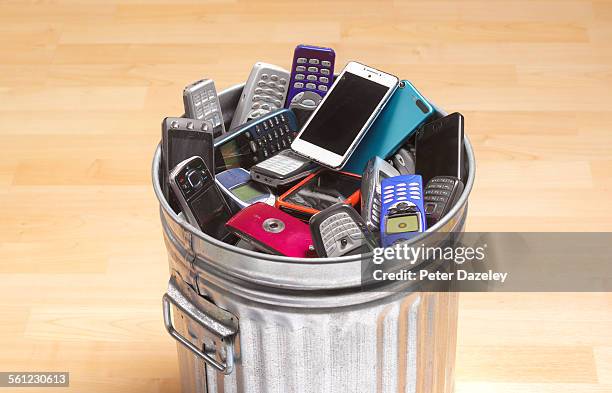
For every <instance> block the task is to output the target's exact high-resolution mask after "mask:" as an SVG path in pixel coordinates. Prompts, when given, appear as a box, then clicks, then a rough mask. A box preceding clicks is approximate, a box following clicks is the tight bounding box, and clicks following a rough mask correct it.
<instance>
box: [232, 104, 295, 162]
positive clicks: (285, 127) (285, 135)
mask: <svg viewBox="0 0 612 393" xmlns="http://www.w3.org/2000/svg"><path fill="white" fill-rule="evenodd" d="M279 112H285V113H278V114H277V115H275V116H272V117H270V118H267V119H265V120H263V119H262V120H259V121H257V122H255V123H254V124H252V125H250V126H249V127H248V128H247V129H246V131H244V136H245V138H246V139H247V140H248V145H249V149H250V150H251V153H252V159H253V163H257V162H260V161H263V160H265V159H267V158H269V157H271V156H273V155H274V154H276V153H278V152H279V151H281V150H285V149H287V148H289V147H290V146H291V142H293V140H294V139H295V137H296V136H297V130H296V128H295V120H293V121H290V120H289V119H288V116H294V115H293V113H291V112H290V111H287V110H283V111H279ZM249 124H250V123H249ZM249 124H247V126H248V125H249ZM245 169H249V168H245Z"/></svg>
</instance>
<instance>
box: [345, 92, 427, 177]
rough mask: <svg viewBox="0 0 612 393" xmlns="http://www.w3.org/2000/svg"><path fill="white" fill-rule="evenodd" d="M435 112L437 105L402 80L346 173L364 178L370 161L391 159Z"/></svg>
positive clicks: (361, 144)
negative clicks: (362, 175) (376, 158)
mask: <svg viewBox="0 0 612 393" xmlns="http://www.w3.org/2000/svg"><path fill="white" fill-rule="evenodd" d="M434 112H435V111H434V109H433V106H432V105H431V104H430V103H429V102H427V100H426V99H425V97H423V96H422V95H421V93H419V92H418V90H417V89H416V88H415V87H414V86H413V85H412V84H411V83H410V82H408V81H407V80H403V81H401V82H400V84H399V87H398V88H397V89H396V90H395V92H394V93H393V95H392V96H391V98H390V99H389V102H387V105H385V107H384V108H383V109H382V111H381V113H380V115H378V117H377V118H376V120H375V121H374V123H373V124H372V126H371V127H370V129H369V130H368V131H367V132H366V134H365V136H364V137H363V139H362V140H361V141H360V142H359V145H358V146H357V148H356V149H355V151H354V152H353V154H352V155H351V157H350V158H349V160H348V161H347V163H346V165H344V167H343V168H342V170H343V171H346V172H351V173H355V174H357V175H361V174H362V173H363V171H364V169H365V167H366V164H367V163H368V161H369V160H370V158H372V157H374V156H378V157H381V158H388V157H389V156H390V155H391V154H393V153H394V152H395V151H397V149H399V148H400V147H401V146H402V145H403V144H404V142H406V140H407V139H408V138H409V137H410V136H411V135H412V134H414V133H415V132H416V130H417V129H418V128H419V127H420V126H421V124H423V123H424V122H425V121H426V120H427V119H429V117H430V116H431V115H432V114H433V113H434Z"/></svg>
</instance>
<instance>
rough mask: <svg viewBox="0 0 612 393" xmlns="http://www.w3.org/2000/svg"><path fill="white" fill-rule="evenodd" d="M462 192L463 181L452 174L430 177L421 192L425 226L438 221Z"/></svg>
mask: <svg viewBox="0 0 612 393" xmlns="http://www.w3.org/2000/svg"><path fill="white" fill-rule="evenodd" d="M462 192H463V183H462V182H461V180H459V179H458V178H456V177H453V176H436V177H434V178H433V179H431V180H430V181H429V182H428V183H427V186H425V190H424V192H423V194H424V195H423V202H424V203H425V215H426V217H427V227H428V228H429V227H431V226H433V225H434V224H435V223H437V222H438V221H440V219H441V218H442V217H444V216H445V215H446V213H448V212H449V211H450V209H452V207H453V206H454V205H455V203H457V200H458V199H459V197H460V196H461V193H462Z"/></svg>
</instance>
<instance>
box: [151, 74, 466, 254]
mask: <svg viewBox="0 0 612 393" xmlns="http://www.w3.org/2000/svg"><path fill="white" fill-rule="evenodd" d="M241 86H243V85H240V84H239V85H234V86H232V87H230V88H228V89H226V90H223V91H222V92H220V93H219V95H222V94H223V93H224V92H226V91H230V90H232V89H236V88H238V87H241ZM430 102H431V101H430ZM434 107H435V105H434ZM435 109H436V110H437V111H438V112H439V113H441V114H443V115H445V114H446V112H444V111H443V110H441V109H439V108H437V107H435ZM464 146H465V150H466V157H467V161H468V178H467V181H466V183H465V187H464V190H463V193H462V194H461V197H460V198H459V200H458V201H457V203H456V204H455V206H453V208H452V209H451V210H450V211H449V212H448V214H446V216H445V217H444V218H443V219H442V220H440V221H439V222H437V223H436V224H435V225H434V226H432V227H431V228H428V229H427V230H426V231H425V232H423V233H422V234H420V235H418V236H415V237H414V238H412V239H411V240H410V242H409V244H415V243H418V242H420V241H422V240H423V239H425V238H427V236H429V234H431V233H433V232H437V231H438V229H439V228H441V227H443V226H444V225H445V224H446V223H447V222H448V221H450V220H451V219H453V217H455V215H456V214H457V212H458V211H459V210H460V209H461V208H463V206H464V205H465V204H466V203H467V201H468V197H469V195H470V192H471V190H472V187H473V185H474V178H475V172H476V168H475V167H476V164H475V158H474V151H473V149H472V145H471V143H470V141H469V138H468V136H467V134H466V135H465V137H464ZM160 164H161V143H159V144H158V145H157V148H156V150H155V154H154V156H153V162H152V168H151V169H152V170H151V173H152V181H153V190H154V192H155V196H156V197H157V200H158V202H159V204H160V209H163V210H164V211H165V212H166V214H167V215H168V216H169V217H171V218H172V220H173V221H174V222H175V223H176V224H177V225H179V226H181V227H182V228H183V230H185V231H188V232H190V233H191V234H192V235H194V236H196V237H198V238H200V239H202V240H204V241H206V242H210V243H212V244H214V245H216V246H218V247H220V248H222V249H224V250H226V251H231V252H234V253H238V254H242V255H244V256H247V257H253V258H258V259H261V260H267V261H270V262H285V263H292V264H295V263H302V264H308V265H312V264H329V263H343V262H356V261H360V260H362V259H363V258H364V257H366V258H367V257H368V255H371V254H365V255H364V254H358V255H348V256H343V257H335V258H293V257H286V256H282V255H272V254H265V253H261V252H257V251H251V250H247V249H243V248H240V247H237V246H234V245H231V244H227V243H224V242H222V241H220V240H217V239H215V238H213V237H212V236H209V235H207V234H205V233H204V232H202V231H201V230H200V229H199V228H196V227H194V226H193V225H191V224H189V223H188V222H187V221H184V220H182V219H181V218H180V217H179V216H178V214H176V213H175V212H174V211H173V210H172V208H171V207H170V205H169V204H168V201H167V200H166V198H165V197H164V195H163V192H162V189H161V185H160V181H159V170H160Z"/></svg>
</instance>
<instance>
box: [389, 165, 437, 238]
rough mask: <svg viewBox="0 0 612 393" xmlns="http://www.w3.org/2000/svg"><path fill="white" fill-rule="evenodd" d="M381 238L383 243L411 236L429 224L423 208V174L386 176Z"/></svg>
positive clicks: (422, 230) (423, 229)
mask: <svg viewBox="0 0 612 393" xmlns="http://www.w3.org/2000/svg"><path fill="white" fill-rule="evenodd" d="M381 199H382V210H381V215H380V240H381V243H382V246H383V247H389V246H392V245H393V244H394V243H397V242H401V241H405V240H409V239H410V238H411V237H413V236H414V235H416V234H418V233H419V232H424V231H425V229H426V228H427V221H426V220H425V209H424V208H423V180H422V179H421V176H420V175H400V176H395V177H389V178H386V179H383V181H382V184H381Z"/></svg>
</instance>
